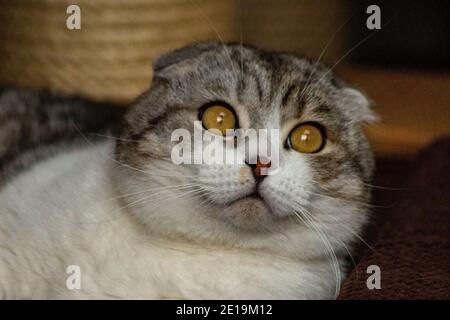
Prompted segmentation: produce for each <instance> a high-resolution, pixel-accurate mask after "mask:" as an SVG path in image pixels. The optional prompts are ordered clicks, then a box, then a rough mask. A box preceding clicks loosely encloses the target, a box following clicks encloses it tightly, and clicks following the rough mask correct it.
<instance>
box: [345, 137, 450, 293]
mask: <svg viewBox="0 0 450 320" xmlns="http://www.w3.org/2000/svg"><path fill="white" fill-rule="evenodd" d="M449 160H450V138H447V139H441V140H440V141H437V142H436V143H434V144H433V145H431V146H430V147H428V148H426V150H424V151H422V152H421V153H420V155H419V156H418V158H417V159H416V160H414V161H410V162H409V161H393V160H382V159H379V160H378V167H377V175H376V176H377V178H376V181H375V184H376V185H378V186H382V187H389V188H395V189H392V190H391V189H385V188H383V189H382V188H376V189H375V199H374V203H375V205H377V206H378V207H376V208H375V212H374V214H375V216H376V218H377V221H378V222H376V223H375V225H374V226H372V228H370V230H368V232H367V234H366V236H365V239H367V240H368V242H369V244H370V246H371V247H372V249H373V250H372V249H369V248H368V246H366V245H363V246H364V248H363V249H362V255H361V258H360V260H359V261H358V262H357V266H356V268H355V269H354V270H353V272H352V273H351V274H350V276H349V277H348V278H347V279H346V281H345V282H344V285H343V288H342V290H341V293H340V296H339V298H340V299H449V298H450V209H449V207H450V203H449V196H450V179H449V178H450V161H449ZM377 225H378V226H379V228H378V229H377V228H376V226H377ZM374 230H377V231H374ZM369 265H378V266H379V267H380V268H381V289H380V290H369V289H367V286H366V280H367V278H368V276H369V274H367V273H366V270H367V267H368V266H369Z"/></svg>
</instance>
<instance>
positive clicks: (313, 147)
mask: <svg viewBox="0 0 450 320" xmlns="http://www.w3.org/2000/svg"><path fill="white" fill-rule="evenodd" d="M289 145H290V147H291V148H292V149H294V150H296V151H298V152H302V153H314V152H319V151H320V150H321V149H322V148H323V146H324V145H325V136H324V134H323V131H322V130H321V127H320V126H319V125H317V124H315V123H304V124H301V125H299V126H298V127H296V128H295V129H294V130H292V131H291V133H290V134H289Z"/></svg>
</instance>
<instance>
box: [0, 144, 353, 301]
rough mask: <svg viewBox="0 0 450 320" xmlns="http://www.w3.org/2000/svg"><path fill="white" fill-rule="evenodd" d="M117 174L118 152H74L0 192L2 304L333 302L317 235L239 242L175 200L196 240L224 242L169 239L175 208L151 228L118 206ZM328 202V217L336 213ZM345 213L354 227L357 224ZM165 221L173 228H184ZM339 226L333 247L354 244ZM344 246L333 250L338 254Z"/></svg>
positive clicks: (291, 233)
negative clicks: (72, 270) (72, 273)
mask: <svg viewBox="0 0 450 320" xmlns="http://www.w3.org/2000/svg"><path fill="white" fill-rule="evenodd" d="M116 165H117V164H116V163H115V162H114V161H113V160H112V146H111V144H110V143H107V144H99V145H95V146H88V147H85V148H80V149H74V150H72V151H70V152H65V153H62V154H60V155H58V156H56V157H53V158H51V159H49V160H46V161H44V162H42V163H40V164H37V165H35V166H34V167H32V168H31V169H30V170H28V171H27V172H24V173H22V174H21V175H20V176H18V177H17V178H15V179H14V180H12V181H11V182H9V183H8V184H7V185H6V186H5V187H4V188H3V189H2V190H0V297H1V298H34V299H36V298H76V299H78V298H143V299H158V298H169V299H170V298H185V299H241V298H246V299H253V298H262V299H266V298H268V299H306V298H317V299H324V298H332V297H333V295H334V293H335V292H334V290H335V279H334V274H333V272H332V271H331V265H330V262H329V260H328V259H321V258H320V256H322V257H323V256H326V255H325V254H324V252H323V248H322V247H320V245H319V247H320V248H317V245H316V244H314V243H313V242H311V241H309V240H310V238H311V239H312V238H313V237H314V234H313V233H312V232H309V233H308V232H307V229H305V228H304V227H302V226H300V225H295V224H294V225H295V226H293V225H292V223H290V224H288V223H287V222H286V225H284V226H280V227H282V228H283V232H279V233H275V232H272V233H269V234H255V235H252V234H242V235H241V236H240V237H238V236H239V232H240V231H239V230H232V229H230V227H229V226H227V227H225V225H226V224H223V223H220V222H218V221H217V219H216V220H214V219H212V218H211V219H209V218H208V217H205V216H203V219H204V222H203V223H201V225H199V224H198V222H199V221H201V220H200V218H199V216H198V215H200V214H199V213H197V212H196V211H195V210H194V209H193V207H192V208H190V207H187V206H186V202H180V203H181V204H182V207H180V206H177V201H174V203H173V204H172V207H171V209H172V210H174V211H175V212H176V211H179V212H181V213H183V214H184V217H185V218H186V219H187V221H189V220H190V221H192V223H191V224H190V223H186V224H185V225H184V227H185V228H186V230H188V231H192V234H193V235H196V234H199V233H200V231H199V230H202V231H201V232H203V233H204V234H206V233H207V232H208V231H209V232H211V234H212V233H214V234H215V235H217V233H215V232H216V231H218V230H219V231H220V232H222V233H223V234H222V237H223V238H222V239H221V241H215V242H209V241H202V239H203V238H202V237H198V238H196V237H195V236H193V239H187V238H186V237H181V236H178V235H177V233H176V232H174V233H170V232H164V228H165V226H164V224H163V223H161V225H159V222H161V220H162V219H164V218H163V216H162V214H164V213H165V212H167V211H168V210H169V209H168V208H167V207H166V208H164V209H160V210H161V212H160V215H159V216H158V215H157V216H158V217H159V218H158V219H154V220H150V221H151V222H149V223H147V226H145V225H144V224H143V223H142V222H141V221H142V219H137V217H136V216H135V215H134V214H132V213H131V212H130V210H129V209H130V208H122V207H124V204H123V203H122V202H121V201H120V199H117V195H118V193H117V191H116V190H115V183H114V181H113V179H111V170H112V169H113V168H116V167H115V166H116ZM274 179H275V178H274ZM277 183H278V182H277ZM138 185H139V184H138V183H136V186H138ZM127 188H128V189H129V190H132V191H131V192H133V191H135V190H138V188H131V187H130V186H128V187H127ZM135 192H136V191H135ZM263 192H264V191H263ZM269 196H273V197H275V196H276V195H269ZM323 202H324V203H323V206H324V210H325V211H326V208H329V204H327V203H325V201H323ZM318 205H320V203H318ZM343 205H344V204H343ZM142 208H144V206H143V207H141V211H142V210H143V209H142ZM347 209H348V210H347ZM347 209H346V210H344V211H345V212H347V216H348V219H354V218H353V217H352V212H353V211H352V208H347ZM147 210H148V207H147ZM153 210H158V209H157V206H155V205H153ZM141 213H142V212H141ZM136 214H137V215H139V211H138V212H137V213H136ZM191 215H192V216H191ZM196 215H197V216H196ZM167 217H168V218H167V220H168V221H169V222H168V223H170V219H175V220H176V219H178V220H180V219H181V218H177V215H176V214H171V215H169V214H167ZM183 221H184V220H183ZM345 221H346V220H345V218H342V220H341V223H342V224H345ZM144 222H145V221H144ZM331 223H332V224H333V225H334V231H335V234H334V235H333V234H332V235H331V238H330V239H333V236H334V237H335V239H338V238H339V239H338V240H336V241H344V242H347V241H348V240H349V239H351V238H352V237H353V236H352V235H350V234H349V233H348V232H346V231H344V230H345V229H342V228H339V226H338V225H337V224H336V223H335V222H331ZM149 224H152V225H149ZM175 224H176V222H175ZM159 228H161V230H162V231H161V230H160V231H158V230H159ZM206 238H207V236H204V239H206ZM311 243H313V244H311ZM338 243H339V242H335V243H333V245H334V247H335V249H337V250H340V249H342V246H341V245H339V244H338ZM312 258H313V259H312ZM69 265H78V266H80V268H81V275H82V285H81V289H80V290H69V289H67V288H66V279H67V277H68V276H69V275H68V274H67V273H66V268H67V267H68V266H69Z"/></svg>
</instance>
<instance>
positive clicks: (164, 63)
mask: <svg viewBox="0 0 450 320" xmlns="http://www.w3.org/2000/svg"><path fill="white" fill-rule="evenodd" d="M216 46H217V44H216V43H214V42H198V43H194V44H190V45H188V46H186V47H183V48H180V49H177V50H175V51H171V52H168V53H165V54H163V55H161V56H160V57H159V58H158V59H156V61H155V62H154V63H153V70H154V72H155V73H156V72H160V71H162V70H163V69H165V68H167V67H169V66H171V65H174V64H177V63H179V62H181V61H184V60H188V59H192V58H195V57H196V56H198V55H199V54H201V53H203V52H205V51H209V50H211V49H213V48H215V47H216Z"/></svg>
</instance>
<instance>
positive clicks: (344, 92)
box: [339, 87, 379, 123]
mask: <svg viewBox="0 0 450 320" xmlns="http://www.w3.org/2000/svg"><path fill="white" fill-rule="evenodd" d="M339 95H340V99H339V100H340V103H341V105H342V107H343V110H344V112H345V113H346V114H347V116H348V117H349V118H350V119H352V120H353V121H355V122H366V123H374V122H377V121H378V120H379V117H378V115H377V114H376V113H375V112H374V111H373V110H372V107H371V102H370V100H369V99H368V98H367V97H366V96H365V95H364V94H363V93H361V92H360V91H359V90H356V89H353V88H349V87H345V88H343V89H341V90H340V94H339Z"/></svg>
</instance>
